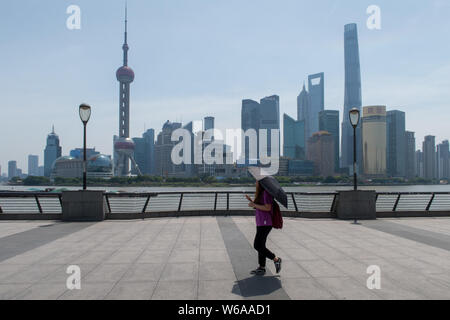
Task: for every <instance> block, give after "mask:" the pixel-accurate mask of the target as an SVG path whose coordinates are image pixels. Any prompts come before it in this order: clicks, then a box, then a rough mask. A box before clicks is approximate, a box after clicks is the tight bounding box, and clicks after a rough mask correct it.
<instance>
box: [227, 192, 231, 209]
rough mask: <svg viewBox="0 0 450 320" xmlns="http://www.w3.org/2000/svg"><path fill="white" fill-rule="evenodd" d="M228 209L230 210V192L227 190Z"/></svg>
mask: <svg viewBox="0 0 450 320" xmlns="http://www.w3.org/2000/svg"><path fill="white" fill-rule="evenodd" d="M227 211H230V193H229V192H227Z"/></svg>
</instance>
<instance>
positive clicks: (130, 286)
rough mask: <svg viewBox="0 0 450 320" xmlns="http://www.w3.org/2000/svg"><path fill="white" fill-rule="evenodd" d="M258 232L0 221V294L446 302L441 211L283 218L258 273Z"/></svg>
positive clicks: (229, 221) (186, 224) (445, 233)
mask: <svg viewBox="0 0 450 320" xmlns="http://www.w3.org/2000/svg"><path fill="white" fill-rule="evenodd" d="M254 235H255V222H254V218H253V217H186V218H161V219H159V218H158V219H146V220H130V221H112V220H108V221H104V222H99V223H63V222H60V221H44V222H42V221H39V222H36V221H0V299H156V300H160V299H199V300H203V299H218V300H228V299H236V300H242V299H252V300H260V299H296V300H298V299H301V300H303V299H363V300H366V299H450V219H449V218H415V219H413V218H411V219H379V220H376V221H362V222H360V224H353V223H352V222H349V221H338V220H331V219H320V220H307V219H294V218H285V225H284V229H283V230H282V231H280V230H273V231H272V232H271V234H270V235H269V240H268V242H267V246H268V248H269V249H271V250H272V251H274V252H275V254H277V255H278V256H280V257H282V258H283V269H282V271H281V273H280V274H276V273H275V268H274V265H273V263H272V262H271V261H268V263H267V266H268V272H267V274H266V275H265V276H264V277H258V276H251V275H250V274H249V271H250V270H252V269H254V268H255V267H257V255H256V252H255V251H254V249H253V247H252V246H253V237H254ZM72 265H76V266H79V268H80V271H81V289H80V290H76V289H75V290H69V289H68V288H67V284H66V282H67V279H68V277H69V276H70V274H68V273H66V271H67V268H68V267H69V266H72ZM369 266H378V267H379V268H380V271H381V274H380V284H381V288H380V289H373V290H370V289H368V287H367V279H368V278H369V277H370V276H371V275H370V274H368V273H367V268H368V267H369Z"/></svg>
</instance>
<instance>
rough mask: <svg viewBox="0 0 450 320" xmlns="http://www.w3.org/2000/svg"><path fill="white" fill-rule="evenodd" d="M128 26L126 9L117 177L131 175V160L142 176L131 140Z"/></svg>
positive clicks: (116, 146)
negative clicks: (135, 159)
mask: <svg viewBox="0 0 450 320" xmlns="http://www.w3.org/2000/svg"><path fill="white" fill-rule="evenodd" d="M127 24H128V20H127V8H126V7H125V42H124V44H123V46H122V50H123V66H121V67H120V68H119V69H118V70H117V72H116V77H117V81H119V82H120V97H119V136H114V158H115V161H114V165H115V166H114V173H115V175H116V176H127V175H128V174H129V169H130V163H129V160H131V162H132V163H133V165H134V167H135V168H136V171H137V172H138V173H139V174H140V170H139V168H138V167H137V164H136V161H134V157H133V154H134V142H133V140H132V139H130V84H131V83H132V82H133V81H134V71H133V69H131V68H130V67H129V66H128V50H129V47H128V43H127Z"/></svg>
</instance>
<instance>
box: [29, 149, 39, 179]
mask: <svg viewBox="0 0 450 320" xmlns="http://www.w3.org/2000/svg"><path fill="white" fill-rule="evenodd" d="M28 175H29V176H38V175H39V156H35V155H31V154H30V155H29V156H28Z"/></svg>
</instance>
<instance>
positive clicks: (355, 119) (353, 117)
mask: <svg viewBox="0 0 450 320" xmlns="http://www.w3.org/2000/svg"><path fill="white" fill-rule="evenodd" d="M349 117H350V123H351V125H352V127H353V189H354V190H355V191H356V190H358V185H357V177H356V127H357V126H358V123H359V119H360V112H359V110H358V109H357V108H353V109H352V110H350V112H349Z"/></svg>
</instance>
